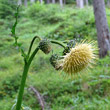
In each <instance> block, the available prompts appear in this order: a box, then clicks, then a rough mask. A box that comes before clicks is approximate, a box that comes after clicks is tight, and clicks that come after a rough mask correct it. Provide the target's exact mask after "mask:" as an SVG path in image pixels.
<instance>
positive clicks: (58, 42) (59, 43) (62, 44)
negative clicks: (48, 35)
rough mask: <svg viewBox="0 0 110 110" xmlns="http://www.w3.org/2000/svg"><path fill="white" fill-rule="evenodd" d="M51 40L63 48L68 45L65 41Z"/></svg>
mask: <svg viewBox="0 0 110 110" xmlns="http://www.w3.org/2000/svg"><path fill="white" fill-rule="evenodd" d="M50 42H51V43H54V44H58V45H60V46H62V47H63V48H65V47H66V45H65V44H64V43H62V42H60V41H57V40H50Z"/></svg>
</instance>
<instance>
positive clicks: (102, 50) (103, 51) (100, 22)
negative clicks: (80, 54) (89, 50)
mask: <svg viewBox="0 0 110 110" xmlns="http://www.w3.org/2000/svg"><path fill="white" fill-rule="evenodd" d="M93 7H94V14H95V21H96V28H97V37H98V46H99V56H100V57H101V58H102V57H105V56H106V55H107V53H108V52H109V51H110V33H109V28H108V23H107V18H106V11H105V3H104V0H93Z"/></svg>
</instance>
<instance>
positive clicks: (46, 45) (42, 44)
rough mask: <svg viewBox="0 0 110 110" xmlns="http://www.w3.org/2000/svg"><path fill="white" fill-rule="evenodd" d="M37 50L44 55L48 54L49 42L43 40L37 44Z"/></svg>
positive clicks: (49, 49)
mask: <svg viewBox="0 0 110 110" xmlns="http://www.w3.org/2000/svg"><path fill="white" fill-rule="evenodd" d="M39 48H40V49H41V50H42V51H43V52H44V53H45V54H48V53H50V51H51V49H52V48H51V42H50V41H49V40H47V39H43V40H41V41H40V43H39Z"/></svg>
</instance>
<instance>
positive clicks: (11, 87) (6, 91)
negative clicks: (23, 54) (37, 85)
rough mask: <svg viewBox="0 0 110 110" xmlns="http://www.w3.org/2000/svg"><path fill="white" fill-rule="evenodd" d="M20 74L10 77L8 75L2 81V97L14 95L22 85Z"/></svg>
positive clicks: (0, 90)
mask: <svg viewBox="0 0 110 110" xmlns="http://www.w3.org/2000/svg"><path fill="white" fill-rule="evenodd" d="M20 79H21V77H20V75H19V74H17V75H13V76H10V77H6V78H5V79H4V80H3V81H2V82H1V83H2V85H1V86H0V98H3V97H4V96H10V97H12V96H13V95H14V94H15V93H16V92H17V91H18V88H19V85H20Z"/></svg>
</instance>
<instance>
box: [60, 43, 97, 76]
mask: <svg viewBox="0 0 110 110" xmlns="http://www.w3.org/2000/svg"><path fill="white" fill-rule="evenodd" d="M96 50H97V49H96V48H95V46H94V43H93V42H90V43H86V42H82V43H79V44H76V46H75V47H74V48H71V51H70V52H69V53H67V54H66V55H65V56H64V59H63V60H62V61H61V62H62V63H61V65H62V68H63V71H64V72H65V73H68V74H69V75H73V74H77V73H80V72H82V71H83V70H85V69H89V68H91V67H92V64H94V62H95V59H97V55H96Z"/></svg>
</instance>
